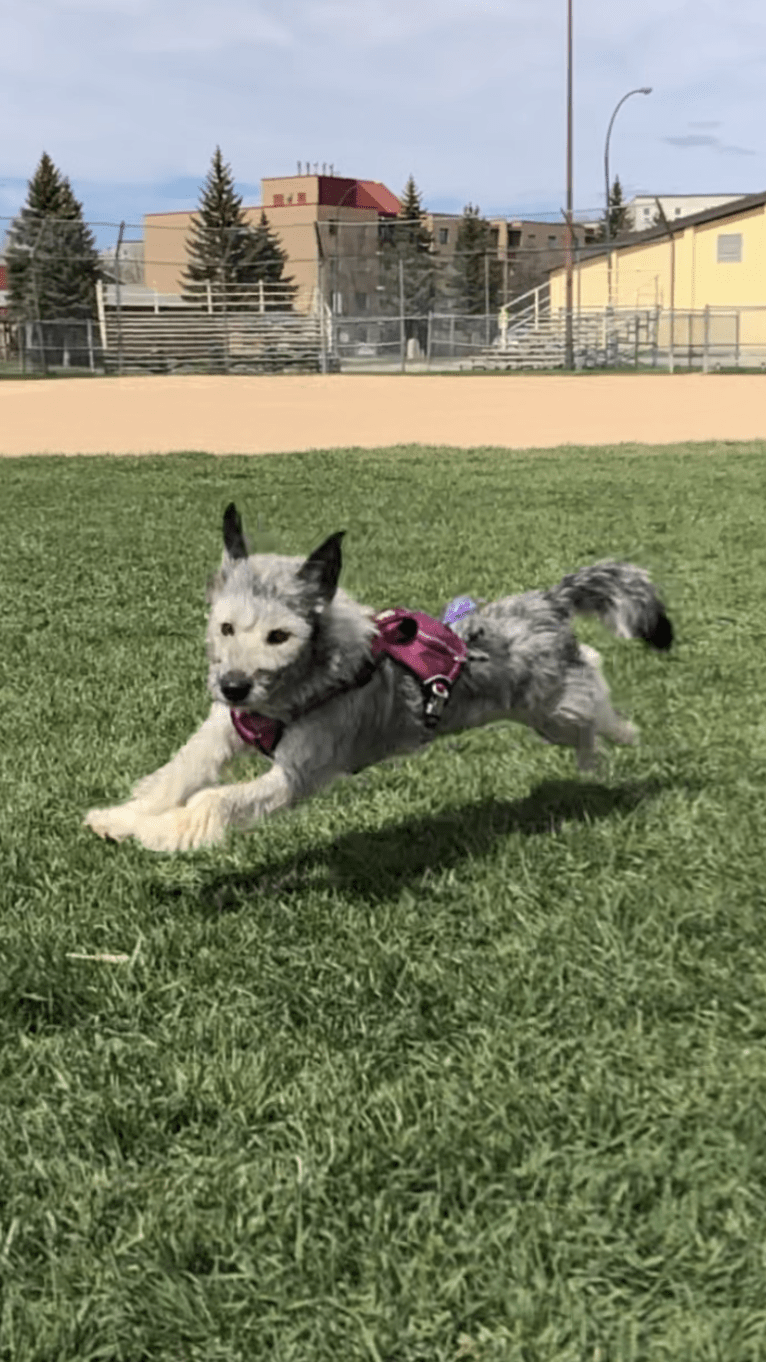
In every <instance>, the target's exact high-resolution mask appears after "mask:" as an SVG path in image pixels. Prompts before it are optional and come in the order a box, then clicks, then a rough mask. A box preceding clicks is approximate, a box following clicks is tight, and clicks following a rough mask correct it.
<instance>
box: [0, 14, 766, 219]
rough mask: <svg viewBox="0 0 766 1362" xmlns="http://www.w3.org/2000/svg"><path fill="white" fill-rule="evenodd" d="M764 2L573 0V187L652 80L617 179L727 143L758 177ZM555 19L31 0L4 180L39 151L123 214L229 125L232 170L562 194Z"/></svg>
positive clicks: (615, 155) (706, 168)
mask: <svg viewBox="0 0 766 1362" xmlns="http://www.w3.org/2000/svg"><path fill="white" fill-rule="evenodd" d="M765 13H766V12H764V11H763V7H762V0H738V3H737V5H736V6H732V5H731V4H730V3H728V2H727V3H726V4H725V3H724V0H679V3H676V4H674V5H671V6H668V5H667V0H621V2H620V4H615V5H608V6H607V5H606V4H604V0H574V16H575V25H574V27H575V47H574V53H575V198H576V202H577V203H578V206H581V207H583V208H586V207H591V206H593V207H595V206H598V205H599V204H600V203H601V200H602V197H603V187H602V184H601V177H602V163H603V142H604V137H605V134H606V127H607V123H608V121H609V117H610V115H611V112H612V110H613V108H614V107H615V105H616V103H617V101H618V100H619V99H620V98H621V96H622V95H623V94H624V93H625V92H626V91H627V90H629V89H631V88H633V87H635V86H639V85H645V84H646V85H651V86H652V87H653V91H654V92H653V94H652V95H651V96H649V97H647V98H645V99H642V98H636V99H633V100H630V101H627V102H626V104H625V105H624V107H623V108H622V109H621V111H620V114H619V117H618V119H617V120H616V122H615V127H614V131H613V138H612V144H611V158H610V159H611V162H612V165H613V167H614V170H615V173H619V175H620V178H621V180H622V182H623V184H624V185H625V187H626V190H627V192H631V191H632V190H634V189H636V188H646V189H649V190H651V189H657V188H659V189H661V190H662V192H671V191H672V190H674V189H675V190H677V191H679V192H680V191H688V192H692V191H694V192H701V191H704V190H705V189H707V190H709V191H710V192H713V191H717V190H720V189H721V188H723V189H726V190H728V189H730V188H731V186H730V185H729V184H723V185H722V183H721V173H722V170H721V168H722V166H724V165H725V164H726V163H727V161H728V163H729V165H731V163H734V164H736V165H738V166H739V168H740V169H739V174H740V175H742V174H744V173H745V172H746V174H747V177H748V181H747V183H742V184H740V185H737V186H735V188H736V189H740V188H741V189H742V190H746V189H748V188H751V189H754V188H760V187H761V186H762V185H763V184H764V183H766V148H765V147H764V145H763V140H762V134H761V126H762V116H761V108H762V89H763V79H764V73H765V72H764V67H765V62H764V54H766V18H765V17H764V14H765ZM565 39H566V34H565V9H564V6H563V5H562V4H561V3H560V0H515V3H514V4H509V3H508V0H218V2H217V3H215V4H214V3H212V0H188V3H186V4H182V3H181V0H25V3H24V4H23V5H22V4H18V5H16V6H15V7H12V8H8V12H7V14H5V15H4V27H3V42H2V46H0V89H2V92H3V96H4V100H5V104H6V108H7V110H8V111H9V113H8V114H7V115H6V125H10V123H9V121H10V119H11V117H12V122H13V137H12V138H7V139H6V140H5V144H4V153H3V154H4V162H3V163H2V164H0V184H2V182H3V179H5V180H6V181H7V180H8V179H9V178H11V179H13V178H14V177H15V178H16V179H20V180H22V181H24V182H25V181H26V180H27V178H28V177H29V175H30V174H31V173H32V171H33V169H34V166H35V164H36V163H37V161H38V160H39V157H40V153H41V152H42V150H43V149H45V150H47V151H48V152H49V154H50V155H51V156H52V157H53V159H54V161H56V163H57V164H58V165H60V167H61V169H62V170H63V171H64V172H65V173H66V174H68V175H70V177H71V178H72V180H73V183H74V185H75V189H77V186H78V182H82V183H83V184H88V185H89V186H93V185H94V184H98V183H100V184H102V185H104V186H108V185H109V184H112V185H113V186H115V188H114V195H115V207H114V210H113V212H114V214H115V215H117V216H123V215H124V213H123V212H121V210H120V206H119V195H120V190H119V188H118V186H119V185H124V186H127V185H130V186H132V187H131V191H130V202H131V204H133V203H135V202H136V192H137V191H136V185H137V184H138V183H139V182H142V181H143V182H144V183H145V184H147V209H149V208H158V207H161V206H163V204H162V202H159V201H158V199H160V198H163V196H166V195H167V189H164V188H163V187H162V183H161V182H163V181H166V180H169V179H172V178H173V177H178V176H189V177H192V178H194V177H197V179H198V180H199V181H201V179H202V178H203V177H204V174H205V172H206V170H207V167H208V164H209V161H210V156H211V154H212V151H213V148H214V147H215V145H216V144H220V145H221V148H222V150H223V152H224V155H225V157H226V158H227V159H228V160H229V161H230V162H231V163H232V166H233V168H234V171H235V174H236V176H237V178H238V179H239V180H241V181H244V182H249V183H257V182H258V181H259V179H260V177H261V176H262V175H267V174H279V173H285V172H289V171H291V170H292V169H293V168H294V166H295V164H296V161H297V160H306V159H310V160H312V161H315V160H319V161H322V160H325V161H327V162H333V163H334V164H335V166H336V168H337V169H338V170H339V171H343V172H345V173H349V174H360V175H366V176H369V177H371V178H376V179H381V180H384V181H386V182H387V183H389V184H390V187H391V188H392V189H394V190H395V191H398V190H400V189H401V187H402V185H403V184H404V181H405V180H406V178H407V176H408V175H409V174H410V173H413V174H414V175H415V178H416V181H417V182H418V184H419V186H420V187H421V189H422V190H423V193H424V196H425V198H426V201H434V200H440V201H442V202H445V201H447V200H449V201H450V202H454V203H455V204H457V205H458V206H462V205H463V204H464V203H466V202H468V201H469V200H471V201H473V202H478V203H480V204H481V206H482V207H483V208H486V210H487V211H489V209H490V208H492V209H497V210H500V209H507V210H508V211H516V208H517V206H520V205H525V206H528V205H531V204H537V205H538V206H540V207H543V206H545V207H549V208H551V209H552V210H553V211H554V212H555V211H556V210H557V209H558V207H559V206H560V204H561V203H562V202H563V194H564V135H565V118H564V114H565V110H564V99H565V58H566V52H565ZM690 137H698V138H702V139H705V138H707V137H709V139H710V140H698V141H697V142H695V143H690V142H689V140H688V139H689V138H690ZM150 185H154V186H155V188H153V189H150V188H149V187H148V186H150ZM83 197H85V195H84V193H83ZM7 201H8V198H7V191H6V198H5V200H3V199H0V204H1V203H3V202H6V203H7ZM86 209H87V201H86ZM131 211H133V210H131Z"/></svg>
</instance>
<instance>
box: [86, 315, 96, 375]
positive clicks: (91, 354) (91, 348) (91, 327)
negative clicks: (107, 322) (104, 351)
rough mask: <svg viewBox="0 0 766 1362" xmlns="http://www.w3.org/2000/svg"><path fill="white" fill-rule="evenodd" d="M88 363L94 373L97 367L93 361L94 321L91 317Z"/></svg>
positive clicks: (89, 322)
mask: <svg viewBox="0 0 766 1362" xmlns="http://www.w3.org/2000/svg"><path fill="white" fill-rule="evenodd" d="M88 362H89V364H90V370H91V373H92V372H93V370H94V369H95V367H96V365H95V363H94V361H93V320H92V318H91V317H88Z"/></svg>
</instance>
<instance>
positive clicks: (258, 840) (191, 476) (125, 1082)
mask: <svg viewBox="0 0 766 1362" xmlns="http://www.w3.org/2000/svg"><path fill="white" fill-rule="evenodd" d="M765 458H766V447H764V446H762V445H750V446H733V445H716V446H712V447H711V448H709V449H702V448H695V447H690V446H687V447H680V448H670V449H667V450H663V451H656V450H653V451H643V450H641V449H640V448H632V447H630V446H624V447H622V448H620V449H613V450H587V451H585V450H576V449H570V450H566V451H561V452H558V453H555V454H551V455H529V454H525V453H521V454H509V453H507V452H498V451H494V450H476V451H475V452H473V453H470V454H465V453H455V452H449V451H444V450H436V449H433V450H429V449H420V448H413V449H396V450H387V451H380V452H377V453H371V454H370V453H363V452H359V451H354V450H351V451H338V452H334V453H330V454H327V453H316V454H310V455H300V456H298V455H296V456H289V457H274V458H270V459H258V460H255V459H254V460H248V459H244V458H229V459H220V460H216V459H212V458H208V457H205V456H202V455H189V456H182V457H178V458H164V459H141V460H131V459H119V460H108V459H87V460H71V459H51V458H36V459H31V460H28V461H24V460H9V461H3V462H2V463H1V464H0V506H1V507H2V512H1V516H2V535H1V536H0V558H1V559H2V593H3V599H2V607H1V609H0V624H1V627H2V634H3V647H2V656H1V657H0V667H1V668H2V670H1V671H0V695H1V698H2V702H3V703H2V716H3V741H2V745H1V747H0V778H1V779H2V789H3V798H2V801H1V802H0V1358H1V1359H2V1362H96V1360H98V1362H253V1360H254V1359H261V1358H264V1359H266V1358H267V1359H273V1362H356V1360H357V1359H359V1360H360V1362H362V1360H364V1362H623V1360H624V1362H645V1360H649V1362H654V1359H663V1360H667V1362H687V1360H688V1359H694V1362H697V1359H699V1360H700V1362H714V1360H715V1362H740V1359H742V1360H743V1362H744V1360H745V1359H749V1360H752V1362H757V1360H758V1359H762V1358H763V1357H764V1356H766V1291H765V1290H764V1274H765V1272H766V1141H764V1123H765V1122H766V952H765V950H764V916H765V914H764V909H765V907H766V892H765V891H764V887H763V848H764V846H766V816H765V800H764V789H765V781H766V719H765V718H764V709H763V678H764V670H765V668H766V627H765V626H764V599H766V550H764V486H765V485H766V483H765V481H764V460H765ZM232 497H233V498H235V499H236V501H237V502H238V504H239V505H240V507H241V508H242V510H243V511H244V513H245V516H246V520H247V519H249V522H250V525H251V527H252V526H253V525H254V523H255V521H256V519H257V517H258V516H260V517H261V519H262V524H263V526H264V528H265V530H266V531H268V532H269V534H270V535H271V536H272V538H273V540H274V541H275V542H276V543H277V544H278V545H279V546H280V547H281V548H282V549H283V550H285V551H290V552H300V551H302V550H308V549H309V548H310V547H312V546H313V545H315V544H316V543H318V542H319V541H320V540H321V539H322V538H323V537H324V536H325V535H326V534H327V533H329V532H331V531H332V530H334V529H336V528H339V527H345V528H347V530H348V537H347V539H346V541H345V553H346V567H345V574H344V583H345V585H346V586H347V588H348V589H349V590H351V591H352V592H354V593H355V594H357V595H359V596H361V597H362V598H363V599H365V600H367V601H368V602H370V603H371V604H373V605H376V606H379V607H383V606H384V605H391V604H397V603H404V604H413V605H415V604H417V605H420V606H422V607H423V608H426V609H432V610H437V609H438V608H439V606H440V605H441V604H442V603H443V602H444V600H445V599H448V598H449V597H451V596H453V595H456V594H458V593H460V592H463V591H469V592H471V593H472V594H474V595H479V596H484V597H491V596H493V595H496V594H498V593H504V592H509V591H513V590H519V589H523V588H526V587H529V586H532V585H547V584H551V583H553V582H555V581H556V580H558V578H559V577H560V576H561V574H562V573H563V572H564V571H565V570H568V569H571V568H573V567H575V566H577V565H579V564H580V563H583V562H587V561H589V560H591V559H594V558H598V557H604V556H607V555H617V556H626V557H630V558H632V559H634V560H636V561H638V562H640V563H643V564H645V565H646V566H647V567H649V568H650V569H651V570H652V572H653V574H654V576H655V579H656V580H657V582H658V583H659V585H660V587H661V590H662V592H663V594H664V596H665V598H666V601H667V604H668V607H669V610H670V613H671V616H672V618H673V619H674V621H675V623H676V626H677V631H678V647H677V649H676V650H675V652H674V653H673V655H671V656H670V657H669V658H658V657H656V656H654V655H652V654H650V653H649V652H648V651H647V650H645V649H643V648H642V647H641V646H640V645H639V644H629V643H625V642H618V641H617V640H613V639H611V638H610V637H609V636H607V635H606V634H605V633H604V632H603V631H600V630H599V629H598V628H597V627H596V626H595V625H594V626H590V625H589V626H588V628H587V630H583V635H584V636H587V637H588V638H589V639H592V640H598V646H599V647H600V648H601V650H602V652H603V655H604V659H605V665H606V669H607V673H608V675H609V677H610V679H611V681H612V684H613V691H614V694H615V697H616V701H617V703H618V705H621V706H622V707H624V708H625V709H626V710H627V711H628V712H629V713H630V714H631V716H632V717H633V718H634V719H635V720H636V721H637V722H638V724H639V725H640V727H641V729H642V734H643V740H642V746H641V747H640V748H638V749H637V750H635V751H633V750H629V751H620V752H619V753H618V754H617V755H616V756H615V757H614V759H613V762H612V765H611V770H610V773H609V776H608V778H606V779H604V780H602V781H592V780H591V781H588V780H581V779H578V778H577V777H576V775H575V770H574V762H573V759H572V756H571V754H569V753H566V752H560V751H558V750H556V749H553V748H549V747H546V746H545V745H543V744H541V743H539V742H538V741H537V740H536V739H535V738H534V737H533V736H532V735H530V734H527V733H526V732H524V731H523V730H521V729H518V728H516V729H512V728H510V727H507V728H505V727H497V728H492V729H487V730H484V731H480V732H476V733H472V734H469V735H465V736H463V737H460V738H458V739H456V740H452V741H445V742H444V743H442V744H436V745H435V746H434V747H433V748H431V749H430V750H429V751H428V753H427V754H426V755H425V756H423V757H422V758H420V759H417V760H415V759H413V760H408V761H404V762H401V763H397V764H391V765H387V766H383V767H377V768H375V769H373V770H371V771H368V772H365V773H363V774H362V775H360V776H358V777H356V778H354V779H353V780H350V781H347V782H345V783H341V784H339V785H337V786H336V787H334V788H333V789H331V790H330V791H328V792H326V793H325V794H324V795H322V796H321V797H319V798H318V799H316V800H314V801H313V802H311V803H310V804H307V805H305V806H303V807H301V808H300V809H298V810H296V811H294V812H293V813H291V814H289V815H287V816H285V817H283V818H281V819H278V820H274V821H273V822H270V823H266V824H264V826H263V828H262V830H259V831H258V832H257V833H255V834H252V835H251V836H249V837H233V838H232V839H231V841H230V842H229V844H228V845H226V846H225V847H223V848H216V849H214V850H208V851H202V852H197V853H195V854H191V855H187V856H177V857H175V856H174V857H167V858H160V857H154V856H152V855H151V854H150V853H148V852H145V851H143V850H142V849H141V848H140V847H137V846H135V845H133V844H123V845H121V846H110V845H106V844H104V843H102V842H99V841H97V840H96V839H95V838H94V837H92V836H91V835H90V834H89V833H88V832H86V831H85V830H84V829H82V827H81V826H80V820H81V817H82V814H83V812H84V810H85V809H87V808H88V807H89V806H91V805H93V804H101V803H104V802H108V801H113V800H115V799H118V798H121V797H123V796H124V795H125V794H126V793H127V791H128V789H129V787H130V784H131V783H132V781H133V780H134V779H136V778H137V777H138V776H139V775H141V774H143V773H144V772H146V771H148V770H150V769H152V768H153V767H154V766H156V765H157V764H159V762H161V761H162V760H164V759H166V757H167V756H168V755H169V754H170V753H171V752H172V750H173V749H174V748H175V747H177V746H178V745H179V744H180V743H181V742H182V741H183V740H184V739H185V738H186V737H187V736H188V734H189V732H190V731H191V729H192V728H193V726H194V725H196V724H197V722H198V721H199V720H200V719H201V717H202V716H203V715H204V713H205V711H206V698H205V691H204V671H205V663H204V655H203V647H202V631H203V622H204V593H203V587H204V581H205V578H206V575H207V573H208V570H209V569H211V568H212V567H213V566H214V565H215V563H216V561H217V559H218V555H219V552H220V544H219V523H220V516H221V511H222V508H223V506H224V505H225V504H226V502H227V501H228V500H229V499H231V498H232ZM100 952H106V953H118V954H119V953H122V954H125V955H127V956H128V957H129V959H128V961H127V962H124V963H107V962H103V961H97V960H79V959H73V958H70V957H71V955H72V954H74V953H84V954H90V955H95V954H98V953H100Z"/></svg>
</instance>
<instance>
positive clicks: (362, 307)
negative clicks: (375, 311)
mask: <svg viewBox="0 0 766 1362" xmlns="http://www.w3.org/2000/svg"><path fill="white" fill-rule="evenodd" d="M354 307H355V309H356V311H357V312H366V311H367V294H366V293H355V294H354Z"/></svg>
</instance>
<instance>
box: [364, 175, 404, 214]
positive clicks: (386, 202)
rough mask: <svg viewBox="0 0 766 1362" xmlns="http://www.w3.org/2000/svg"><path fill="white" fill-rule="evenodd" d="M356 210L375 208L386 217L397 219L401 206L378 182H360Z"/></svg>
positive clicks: (393, 195) (388, 190) (389, 191)
mask: <svg viewBox="0 0 766 1362" xmlns="http://www.w3.org/2000/svg"><path fill="white" fill-rule="evenodd" d="M356 206H357V208H377V210H378V212H379V213H383V214H384V215H385V216H386V217H397V216H398V214H399V210H400V208H401V204H400V203H399V200H398V199H397V197H396V195H395V194H392V193H391V190H390V189H386V186H385V185H384V184H380V182H379V181H378V180H360V181H359V188H358V190H357V195H356Z"/></svg>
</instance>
